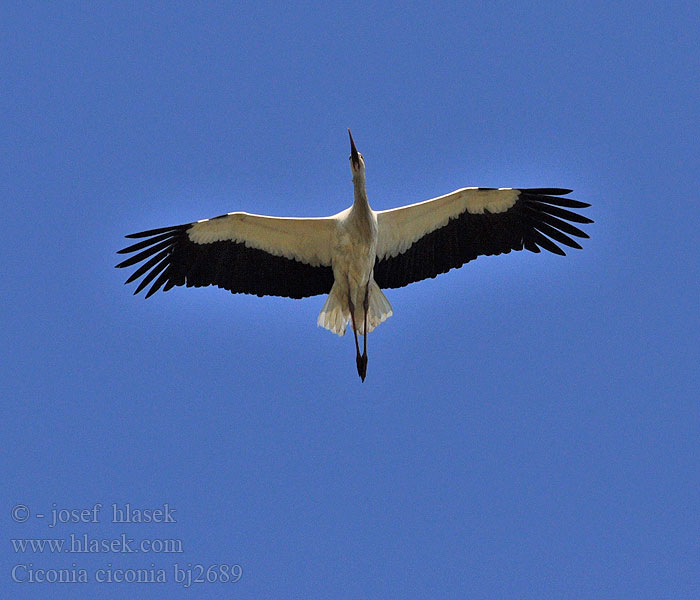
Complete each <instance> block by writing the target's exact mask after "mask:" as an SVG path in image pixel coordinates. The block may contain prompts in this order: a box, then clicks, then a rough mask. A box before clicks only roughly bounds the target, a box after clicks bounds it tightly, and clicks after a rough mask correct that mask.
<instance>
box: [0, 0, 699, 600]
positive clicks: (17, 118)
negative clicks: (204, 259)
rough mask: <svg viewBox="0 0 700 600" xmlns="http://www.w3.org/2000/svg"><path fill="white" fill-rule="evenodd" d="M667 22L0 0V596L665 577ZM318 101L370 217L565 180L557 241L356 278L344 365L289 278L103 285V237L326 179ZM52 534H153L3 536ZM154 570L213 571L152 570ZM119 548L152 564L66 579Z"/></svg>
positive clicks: (550, 583) (679, 277) (375, 592)
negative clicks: (209, 572)
mask: <svg viewBox="0 0 700 600" xmlns="http://www.w3.org/2000/svg"><path fill="white" fill-rule="evenodd" d="M195 5H196V6H195ZM699 27H700V11H699V10H698V8H697V7H696V6H694V5H693V3H686V2H683V3H681V2H663V3H659V2H657V3H641V4H640V3H613V4H610V3H600V2H573V3H559V2H557V3H549V2H538V3H532V4H529V3H522V2H492V3H484V4H482V3H470V2H459V3H439V4H437V5H436V4H433V3H425V4H420V3H408V4H402V5H401V6H399V5H388V4H381V3H363V2H355V3H348V4H331V5H330V6H329V5H328V4H327V3H318V4H314V3H306V2H301V3H294V4H289V5H279V4H274V3H270V4H267V5H263V6H261V5H260V3H184V4H183V3H153V4H148V5H144V4H142V3H120V4H119V5H109V4H106V3H101V4H99V5H98V6H89V5H78V4H76V3H55V4H54V5H52V6H51V7H48V6H47V5H46V4H45V3H35V4H31V3H24V2H23V3H14V2H5V3H3V6H2V8H1V9H0V75H1V77H2V82H3V84H2V85H3V93H2V94H1V95H0V109H1V110H2V131H3V133H2V135H1V136H0V159H1V164H2V171H3V175H2V177H1V178H0V191H1V193H2V194H1V195H2V198H3V205H4V227H3V235H2V236H0V245H1V247H2V257H3V275H4V276H3V284H2V286H1V287H0V293H1V296H2V306H3V310H2V316H1V317H0V321H1V322H0V325H1V326H2V331H3V337H4V348H5V351H4V352H3V360H2V365H1V366H0V379H1V380H2V384H1V385H2V394H1V396H2V401H3V405H4V406H3V414H4V419H3V420H2V425H0V431H1V432H2V440H3V447H4V448H5V452H6V460H5V461H3V468H2V478H3V486H2V493H1V494H0V496H1V498H2V514H3V515H4V516H3V521H2V522H3V531H4V532H5V534H4V536H3V537H4V538H5V539H4V540H2V547H3V551H2V553H1V555H2V557H3V565H2V575H1V577H2V587H3V589H7V590H9V592H10V593H11V595H12V597H13V598H18V599H21V598H33V599H35V598H55V597H67V596H68V595H70V596H71V597H75V598H97V597H99V598H126V597H139V598H173V597H188V598H214V597H217V598H218V597H231V598H240V599H244V598H256V599H258V598H351V597H352V598H402V599H403V598H426V597H432V598H513V597H517V598H538V599H541V598H562V597H567V598H632V597H634V598H654V599H657V598H674V599H675V598H694V597H697V596H698V593H700V591H699V590H700V576H699V575H698V573H700V547H699V544H698V540H699V539H700V517H699V512H698V511H699V506H700V491H699V490H700V487H699V486H698V478H699V477H700V462H699V459H698V440H699V439H700V418H699V417H700V415H699V413H698V390H699V389H700V385H699V383H700V382H699V381H698V373H697V369H698V363H699V359H700V357H699V356H698V354H699V353H698V334H699V333H700V327H699V322H698V321H699V317H698V314H699V313H698V281H699V277H698V276H699V272H698V271H699V269H698V260H697V240H698V233H697V232H698V210H697V200H698V198H697V191H696V190H697V185H698V180H699V178H698V176H699V175H700V168H699V167H700V164H699V163H700V159H699V156H700V153H699V148H698V142H697V135H698V130H699V127H698V125H699V123H698V108H699V106H700V103H699V100H700V97H699V96H700V94H699V92H698V90H700V76H699V75H698V73H700V70H698V64H699V59H700V49H699V47H698V42H697V32H698V29H699ZM347 127H351V128H352V130H353V134H354V136H355V140H356V142H357V145H358V148H359V150H360V151H361V152H362V153H363V154H364V156H365V159H366V161H367V181H368V192H369V197H370V201H371V203H372V205H373V207H374V208H375V209H383V208H389V207H392V206H396V205H401V204H407V203H410V202H417V201H420V200H424V199H427V198H430V197H433V196H437V195H441V194H444V193H447V192H450V191H452V190H454V189H457V188H459V187H464V186H479V185H481V186H493V187H501V186H503V187H506V186H510V187H528V186H529V187H541V186H560V187H570V188H573V189H574V190H575V194H573V197H575V198H578V199H580V200H584V201H586V202H590V203H591V204H592V207H591V208H590V209H588V210H587V211H586V214H587V215H588V216H590V217H591V218H593V219H595V221H596V222H595V224H594V225H591V226H589V227H587V230H588V231H589V233H590V234H591V239H590V240H586V241H585V243H584V250H583V251H572V252H570V253H569V256H567V257H566V258H561V257H557V256H554V255H545V254H540V255H534V254H531V253H524V252H521V253H515V254H511V255H508V256H502V257H485V258H480V259H479V260H477V261H476V262H473V263H470V264H468V265H466V266H465V267H464V268H462V269H460V270H456V271H452V272H450V273H449V274H447V275H443V276H441V277H439V278H437V279H434V280H429V281H426V282H422V283H420V284H415V285H412V286H409V287H407V288H403V289H399V290H389V292H388V293H387V296H388V298H389V300H390V301H391V303H392V305H393V307H394V312H395V315H394V316H393V317H392V318H391V319H390V320H389V321H387V322H386V323H385V324H383V325H382V326H381V327H379V328H378V329H377V330H376V331H375V332H374V333H372V334H371V335H370V337H369V369H368V376H367V380H366V382H365V383H364V384H362V383H360V380H359V378H358V377H357V373H356V371H355V364H354V362H355V361H354V346H353V343H352V340H351V339H349V338H348V337H347V336H346V338H344V339H341V338H338V337H336V336H333V335H331V334H329V333H328V332H326V331H325V330H322V329H319V328H317V327H316V318H317V315H318V312H319V311H320V309H321V306H322V304H323V297H315V298H311V299H306V300H303V301H292V300H287V299H280V298H265V299H260V298H256V297H249V296H241V295H236V296H233V295H231V294H228V293H226V292H223V291H221V290H216V289H213V290H212V289H204V290H203V289H200V290H192V289H174V290H172V291H170V292H168V293H167V294H158V295H156V296H154V297H153V298H151V299H149V300H148V301H144V300H143V298H142V297H141V296H139V297H133V296H132V295H131V291H132V289H133V288H129V287H125V286H124V285H123V281H124V279H125V277H126V274H125V272H124V271H122V270H116V269H114V268H113V266H114V264H116V262H117V261H118V257H117V255H116V254H115V252H116V250H118V249H119V248H121V247H123V245H124V244H125V240H124V239H123V237H122V236H123V235H124V234H127V233H130V232H133V231H140V230H143V229H148V228H153V227H160V226H165V225H171V224H179V223H186V222H189V221H193V220H197V219H201V218H206V217H210V216H214V215H218V214H221V213H223V212H228V211H233V210H247V211H249V212H256V213H262V214H273V215H288V214H291V215H297V216H322V215H327V214H332V213H335V212H338V211H340V210H342V209H343V208H345V207H346V206H348V205H349V203H350V202H351V200H352V187H351V182H350V171H349V167H348V161H347V157H348V154H349V147H348V139H347V133H346V128H347ZM96 503H100V504H102V505H103V508H102V509H101V511H100V512H99V521H98V522H96V523H95V522H87V523H85V522H79V523H59V524H57V525H56V527H53V528H51V527H49V525H50V523H49V522H48V519H50V516H51V514H52V513H51V511H52V509H55V510H60V509H92V508H93V507H94V506H95V504H96ZM126 503H130V505H131V506H132V507H135V508H142V509H145V508H151V509H155V508H158V507H160V508H162V507H163V505H164V504H166V503H167V504H168V506H169V507H170V508H171V509H175V511H176V512H175V513H174V514H175V518H176V522H175V523H148V524H147V523H128V524H123V523H112V522H111V518H110V511H111V506H112V504H117V505H118V506H119V507H123V506H124V505H125V504H126ZM17 506H26V508H27V510H28V511H29V512H28V513H26V512H25V513H23V512H22V511H23V510H24V509H22V508H20V509H17V510H19V512H13V510H14V509H13V507H17ZM23 514H25V515H29V516H28V518H27V520H26V521H25V522H22V515H23ZM37 514H45V515H46V516H45V518H44V519H41V518H38V517H36V515H37ZM61 514H64V515H65V514H68V513H61ZM71 514H75V513H71ZM13 519H15V520H13ZM71 534H73V535H74V536H82V535H83V534H88V535H89V536H90V538H94V539H115V538H120V536H121V535H122V534H124V535H125V536H126V537H127V538H133V539H134V540H135V543H138V542H139V541H140V540H147V541H149V540H150V541H152V540H163V539H172V540H180V541H181V544H182V550H183V551H182V552H181V553H178V554H164V553H153V552H151V553H125V552H118V553H83V554H69V553H53V554H52V553H50V552H48V551H45V552H44V553H39V552H34V553H32V552H30V551H24V552H22V551H15V548H14V546H13V545H12V542H11V540H13V539H15V540H17V539H32V538H37V539H41V538H56V539H62V538H65V539H70V536H71ZM176 564H177V565H178V566H179V567H180V568H184V567H185V566H186V565H192V569H193V573H194V574H195V575H196V574H197V571H196V569H197V568H198V566H199V565H201V566H202V567H203V568H204V569H207V568H209V567H210V566H213V565H222V564H225V565H233V564H236V565H240V566H241V567H242V576H241V578H240V581H238V582H237V583H231V582H229V583H224V582H217V583H196V584H193V585H192V587H190V588H188V589H187V591H186V592H185V591H180V590H182V589H183V585H182V584H181V583H177V582H176V581H174V578H175V576H174V572H175V571H174V569H175V565H176ZM17 565H24V566H20V567H18V570H17V569H16V570H15V574H16V575H17V577H18V578H27V577H28V573H29V571H30V570H31V569H34V570H41V569H48V570H51V569H65V568H70V569H76V570H78V569H85V571H86V572H87V573H88V576H89V579H90V581H89V582H88V583H85V584H80V583H74V584H58V583H54V584H51V583H29V582H24V583H17V582H13V581H12V576H11V573H12V569H13V568H14V567H16V566H17ZM28 565H32V566H28ZM217 568H218V567H217ZM120 569H122V570H123V569H152V570H154V571H157V570H159V569H163V570H164V572H165V573H166V577H167V581H166V582H165V583H150V584H149V583H99V582H97V581H96V580H95V579H96V577H97V573H98V571H100V570H102V572H107V571H110V570H111V571H112V572H116V571H118V570H120ZM216 572H217V573H218V572H219V571H216Z"/></svg>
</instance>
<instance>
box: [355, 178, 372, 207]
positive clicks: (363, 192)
mask: <svg viewBox="0 0 700 600" xmlns="http://www.w3.org/2000/svg"><path fill="white" fill-rule="evenodd" d="M352 184H353V186H354V188H355V202H354V204H353V209H354V210H357V211H361V212H366V213H369V212H371V210H372V209H371V208H370V206H369V199H368V198H367V189H366V188H365V175H364V173H356V174H355V175H353V177H352Z"/></svg>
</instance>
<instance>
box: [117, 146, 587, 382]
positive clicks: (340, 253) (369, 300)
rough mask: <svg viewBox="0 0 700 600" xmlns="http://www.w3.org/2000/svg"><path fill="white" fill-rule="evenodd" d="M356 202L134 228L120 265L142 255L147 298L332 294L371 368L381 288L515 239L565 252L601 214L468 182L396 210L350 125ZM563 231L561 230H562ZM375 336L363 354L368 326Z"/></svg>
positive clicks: (328, 308) (558, 193)
mask: <svg viewBox="0 0 700 600" xmlns="http://www.w3.org/2000/svg"><path fill="white" fill-rule="evenodd" d="M350 144H351V150H352V153H351V156H350V168H351V171H352V182H353V187H354V190H355V197H354V202H353V205H352V206H351V207H350V208H348V209H346V210H344V211H342V212H340V213H338V214H336V215H333V216H330V217H321V218H292V217H269V216H265V215H255V214H250V213H245V212H232V213H228V214H225V215H221V216H219V217H214V218H212V219H203V220H201V221H197V222H195V223H187V224H184V225H175V226H172V227H163V228H160V229H151V230H149V231H142V232H140V233H134V234H131V235H129V236H127V237H130V238H144V239H142V241H139V242H137V243H135V244H133V245H131V246H129V247H127V248H124V249H123V250H120V251H119V252H120V253H134V254H133V255H132V256H131V257H130V258H128V259H127V260H125V261H123V262H122V263H120V264H118V265H117V266H118V267H129V266H132V265H136V264H138V263H143V264H141V265H140V266H139V267H138V268H137V270H136V271H135V272H134V273H133V274H132V275H131V276H130V277H129V279H127V283H129V282H131V281H134V280H136V279H138V278H142V280H141V282H140V283H139V285H138V286H137V288H136V292H135V293H138V292H140V291H141V290H142V289H144V287H146V286H147V285H149V284H151V282H153V283H152V286H151V288H150V290H149V291H148V293H147V294H146V297H149V296H151V295H152V294H153V293H155V292H156V291H157V290H159V289H161V288H162V289H163V291H167V290H169V289H170V288H172V287H174V286H178V285H186V286H188V287H189V286H194V287H199V286H206V285H217V286H219V287H221V288H224V289H227V290H230V291H231V292H234V293H246V294H257V295H259V296H265V295H273V296H288V297H290V298H304V297H307V296H315V295H317V294H328V298H327V299H326V302H325V304H324V305H323V308H322V310H321V313H320V315H319V317H318V324H319V325H320V326H322V327H325V328H326V329H328V330H330V331H332V332H333V333H336V334H338V335H344V334H345V331H346V329H347V326H348V324H349V323H350V324H351V325H352V331H353V334H354V337H355V348H356V351H357V370H358V373H359V375H360V377H361V378H362V379H363V380H364V378H365V375H366V371H367V333H369V332H371V331H372V330H373V329H374V328H375V327H377V325H379V324H380V323H382V322H383V321H385V320H386V319H388V318H389V317H390V316H391V315H392V308H391V305H390V304H389V301H388V300H387V299H386V297H385V296H384V293H383V292H382V289H380V287H381V288H383V289H386V288H396V287H403V286H405V285H408V284H410V283H413V282H415V281H420V280H422V279H426V278H429V277H435V276H436V275H439V274H440V273H446V272H447V271H449V270H450V269H453V268H457V267H460V266H462V265H463V264H464V263H466V262H468V261H470V260H474V259H475V258H477V257H478V256H482V255H497V254H506V253H508V252H510V251H511V250H524V249H525V250H529V251H531V252H540V248H544V249H545V250H548V251H550V252H553V253H555V254H560V255H563V254H564V252H563V251H562V249H561V248H560V247H559V246H557V244H555V243H554V241H556V242H559V243H561V244H564V245H566V246H569V247H571V248H581V246H580V245H579V244H578V243H577V242H576V241H574V240H573V239H572V238H571V237H569V236H570V235H573V236H575V237H580V238H587V237H588V235H587V234H586V233H585V232H583V231H581V230H580V229H578V228H577V227H575V226H574V225H572V224H571V222H574V223H592V221H591V219H588V218H587V217H584V216H582V215H579V214H577V213H574V212H571V211H570V210H567V209H569V208H585V207H587V206H589V205H588V204H586V203H585V202H579V201H578V200H573V199H571V198H563V197H562V196H565V195H567V194H568V193H569V192H570V191H571V190H567V189H560V188H527V189H512V188H498V189H495V188H461V189H458V190H456V191H454V192H452V193H450V194H446V195H444V196H439V197H437V198H433V199H431V200H426V201H424V202H418V203H416V204H409V205H407V206H401V207H399V208H394V209H390V210H382V211H373V210H372V208H371V207H370V205H369V200H368V198H367V191H366V188H365V163H364V158H363V157H362V154H360V153H359V152H358V151H357V149H356V148H355V143H354V142H353V140H352V135H350ZM553 240H554V241H553ZM358 334H359V335H364V351H363V353H362V355H360V349H359V345H358V340H357V336H358Z"/></svg>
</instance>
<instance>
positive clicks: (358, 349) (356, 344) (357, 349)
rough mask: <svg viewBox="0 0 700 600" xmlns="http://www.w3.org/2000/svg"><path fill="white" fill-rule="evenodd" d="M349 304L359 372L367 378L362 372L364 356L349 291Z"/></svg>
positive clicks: (362, 376)
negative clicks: (358, 338) (361, 351)
mask: <svg viewBox="0 0 700 600" xmlns="http://www.w3.org/2000/svg"><path fill="white" fill-rule="evenodd" d="M348 304H349V305H350V319H352V333H353V335H354V336H355V351H356V352H357V356H356V358H355V362H356V363H357V374H358V375H359V376H360V377H361V378H362V381H364V380H365V375H364V374H363V373H362V357H361V356H360V344H359V342H358V341H357V328H356V327H355V305H354V304H353V303H352V298H351V297H350V292H349V291H348ZM366 373H367V368H366V365H365V374H366Z"/></svg>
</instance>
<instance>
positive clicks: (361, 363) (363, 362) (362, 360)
mask: <svg viewBox="0 0 700 600" xmlns="http://www.w3.org/2000/svg"><path fill="white" fill-rule="evenodd" d="M356 360H357V374H358V375H359V376H360V378H361V379H362V381H364V380H365V377H367V355H366V354H363V355H362V356H360V355H359V354H358V355H357V359H356Z"/></svg>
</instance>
